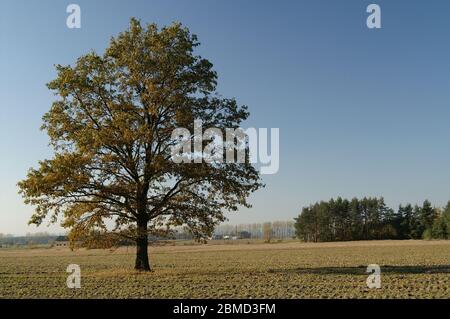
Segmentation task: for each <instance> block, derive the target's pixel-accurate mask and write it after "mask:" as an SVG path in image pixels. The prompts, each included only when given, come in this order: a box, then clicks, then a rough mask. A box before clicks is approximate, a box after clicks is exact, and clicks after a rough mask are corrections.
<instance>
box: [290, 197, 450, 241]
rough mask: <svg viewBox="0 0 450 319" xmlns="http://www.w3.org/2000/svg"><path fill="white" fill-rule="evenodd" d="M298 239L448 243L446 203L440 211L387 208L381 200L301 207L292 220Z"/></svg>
mask: <svg viewBox="0 0 450 319" xmlns="http://www.w3.org/2000/svg"><path fill="white" fill-rule="evenodd" d="M295 230H296V235H297V237H298V238H300V239H302V240H304V241H308V242H326V241H350V240H373V239H448V238H450V201H449V202H448V203H447V205H446V207H444V208H437V207H433V206H432V204H431V203H430V202H429V201H428V200H426V201H424V202H423V204H422V205H421V206H419V205H415V206H413V205H411V204H407V205H400V206H399V208H398V209H397V210H394V209H392V208H389V207H387V205H386V204H385V202H384V199H383V198H370V197H369V198H367V197H365V198H363V199H357V198H353V199H351V200H348V199H342V198H340V197H339V198H337V199H331V200H329V201H321V202H318V203H315V204H313V205H310V206H308V207H304V208H303V209H302V212H301V214H300V215H299V216H298V218H296V219H295Z"/></svg>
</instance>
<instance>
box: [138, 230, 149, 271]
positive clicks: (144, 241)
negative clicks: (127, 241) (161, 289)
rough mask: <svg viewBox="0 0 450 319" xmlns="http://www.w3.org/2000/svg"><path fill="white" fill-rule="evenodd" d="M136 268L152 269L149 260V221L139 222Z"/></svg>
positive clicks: (141, 269)
mask: <svg viewBox="0 0 450 319" xmlns="http://www.w3.org/2000/svg"><path fill="white" fill-rule="evenodd" d="M134 269H136V270H139V271H150V263H149V261H148V235H147V222H138V228H137V239H136V264H135V266H134Z"/></svg>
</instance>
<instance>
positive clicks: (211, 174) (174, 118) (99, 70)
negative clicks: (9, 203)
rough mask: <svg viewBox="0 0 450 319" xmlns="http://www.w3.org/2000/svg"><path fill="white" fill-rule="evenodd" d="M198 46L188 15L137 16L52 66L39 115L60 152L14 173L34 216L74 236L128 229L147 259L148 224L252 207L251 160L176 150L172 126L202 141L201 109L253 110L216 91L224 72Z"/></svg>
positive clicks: (212, 115)
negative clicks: (187, 156) (189, 158)
mask: <svg viewBox="0 0 450 319" xmlns="http://www.w3.org/2000/svg"><path fill="white" fill-rule="evenodd" d="M198 45H199V43H198V41H197V37H196V36H195V35H193V34H191V33H190V32H189V30H188V29H187V28H185V27H183V26H182V25H180V24H172V25H170V26H168V27H164V28H161V29H159V28H158V27H157V26H156V25H155V24H150V25H147V26H142V25H141V23H140V22H139V21H138V20H136V19H131V22H130V27H129V29H128V30H126V31H124V32H122V33H120V34H119V35H118V36H117V37H116V38H112V39H111V42H110V45H109V47H108V48H107V49H106V51H105V53H104V54H103V55H102V56H100V55H97V54H96V53H94V52H92V53H89V54H87V55H84V56H82V57H80V58H79V59H78V60H77V62H76V63H75V64H74V65H73V66H61V65H57V66H56V69H57V78H56V79H55V80H53V81H51V82H50V83H49V84H48V87H49V89H51V90H53V91H54V92H55V95H56V96H57V101H55V102H54V103H53V104H52V107H51V109H50V111H49V112H48V113H46V114H45V115H44V117H43V122H44V124H43V126H42V129H43V130H45V131H46V132H47V133H48V135H49V137H50V143H51V146H52V148H53V150H54V157H53V158H52V159H50V160H44V161H41V162H40V163H39V168H37V169H30V171H29V172H28V175H27V178H26V179H25V180H23V181H21V182H19V184H18V185H19V188H20V193H21V194H22V196H23V197H24V201H25V203H26V204H30V205H33V206H34V207H35V212H34V214H33V216H32V217H31V219H30V224H36V225H40V224H42V223H43V222H44V221H45V220H49V221H50V222H51V223H55V222H58V221H61V225H62V226H64V227H66V228H68V229H70V238H71V239H72V240H75V239H80V238H82V239H84V240H88V239H89V238H91V237H92V236H93V235H95V236H96V237H99V238H101V237H102V236H103V237H104V238H115V237H117V238H122V237H123V238H128V239H132V240H134V241H135V242H136V246H137V256H136V264H135V268H136V269H138V270H150V263H149V260H148V251H147V246H148V237H149V235H151V234H160V233H161V232H168V231H170V230H171V229H173V228H174V227H187V228H188V229H190V231H191V232H192V234H193V235H194V236H195V237H197V238H200V237H203V236H207V235H210V234H211V232H212V231H213V229H214V227H215V226H216V225H217V224H218V223H220V222H221V221H224V220H225V217H224V212H225V211H236V210H237V209H238V207H239V206H240V205H241V206H246V207H248V206H249V204H248V202H247V198H248V196H249V195H250V193H252V192H253V191H255V190H257V189H258V188H260V187H261V186H262V184H261V180H260V177H259V174H258V172H257V170H256V169H255V168H254V167H253V166H252V165H251V164H250V163H249V161H248V160H247V161H244V163H229V162H228V163H227V162H226V161H223V162H220V161H215V162H210V163H208V162H206V161H203V162H202V163H194V162H192V163H178V164H177V163H176V161H174V160H173V155H172V152H171V149H172V147H173V146H174V143H179V141H177V140H176V139H174V138H173V136H172V132H173V131H174V130H175V129H176V128H180V127H182V128H187V129H189V131H190V132H192V136H190V139H191V140H194V133H193V126H194V125H193V123H194V120H196V119H198V120H202V122H203V126H204V127H214V128H218V129H220V130H221V131H225V129H226V128H238V127H239V125H240V123H241V122H242V121H243V120H245V119H246V118H247V117H248V115H249V113H248V111H247V108H246V107H245V106H239V105H238V104H237V103H236V101H235V100H234V99H226V98H222V97H221V96H220V95H219V94H218V93H217V92H216V85H217V82H216V80H217V74H216V72H215V71H214V70H213V69H212V64H211V63H210V62H209V61H208V60H206V59H203V58H201V57H200V56H198V55H195V54H194V49H195V47H197V46H198ZM236 151H237V149H236ZM247 159H248V157H247ZM90 236H91V237H90Z"/></svg>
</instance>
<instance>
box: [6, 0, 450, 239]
mask: <svg viewBox="0 0 450 319" xmlns="http://www.w3.org/2000/svg"><path fill="white" fill-rule="evenodd" d="M70 3H77V4H79V5H80V6H81V10H82V28H81V29H80V30H70V29H68V28H67V27H66V17H67V13H66V7H67V5H68V4H70ZM370 3H377V4H379V5H380V6H381V9H382V27H383V28H382V29H381V30H369V29H368V28H367V27H366V24H365V21H366V18H367V15H368V14H367V13H366V7H367V5H368V4H370ZM132 16H134V17H137V18H140V19H141V20H142V22H145V23H146V22H156V23H158V24H160V25H165V24H170V23H171V22H172V21H180V22H182V23H183V24H185V25H186V26H188V27H189V28H190V29H191V31H192V32H193V33H196V34H197V35H198V36H199V39H200V41H201V43H202V45H201V47H200V48H199V51H198V52H199V53H200V54H201V55H203V56H204V57H206V58H208V59H210V60H211V61H212V62H213V63H214V66H215V69H216V70H217V71H218V74H219V91H220V92H221V93H222V94H223V95H224V96H229V97H236V98H237V100H238V101H239V102H240V103H241V104H246V105H248V106H249V107H250V111H251V118H250V120H249V121H248V122H247V123H246V125H247V126H253V127H279V128H280V136H281V148H280V157H281V158H280V159H281V161H280V171H279V173H278V174H276V175H272V176H264V180H265V182H266V184H267V187H266V188H265V189H264V190H261V191H258V192H257V193H256V194H254V195H253V196H252V198H251V203H252V204H253V205H254V206H253V208H252V209H244V210H241V211H240V212H239V213H238V214H235V215H233V216H231V217H230V221H231V222H233V223H240V222H245V223H246V222H254V221H265V220H277V219H280V220H287V219H291V218H293V217H294V216H295V215H297V214H298V212H299V210H300V208H301V207H302V206H304V205H308V204H310V203H312V202H314V201H317V200H321V199H329V198H330V197H336V196H345V197H353V196H365V195H368V196H384V197H385V199H386V201H387V203H388V204H389V205H392V206H397V205H398V204H399V203H400V202H412V203H416V202H422V201H423V200H424V199H426V198H428V199H430V200H431V201H432V202H433V203H434V204H435V205H444V204H445V202H446V201H447V200H448V199H450V192H449V191H450V125H449V120H450V103H449V102H450V41H449V35H450V19H449V17H450V2H448V1H443V0H434V1H425V0H422V1H406V0H405V1H379V0H372V1H365V0H352V1H349V0H341V1H331V0H330V1H318V0H308V1H298V0H296V1H294V0H293V1H256V0H253V1H238V0H233V1H231V0H223V1H211V0H200V1H199V0H195V1H184V0H180V1H167V0H164V1H163V0H161V1H130V0H129V1H111V0H108V1H100V0H96V1H81V0H72V1H61V0H58V1H57V0H55V1H17V0H11V1H10V0H6V1H4V0H3V1H2V2H1V5H0V36H1V37H0V43H1V45H0V66H1V68H0V136H1V137H0V149H1V156H0V232H3V233H6V232H8V233H16V234H20V233H25V232H27V231H36V229H35V228H32V227H28V226H27V225H26V223H27V220H28V218H29V217H30V215H31V214H32V208H31V207H27V206H25V205H24V204H23V203H22V200H21V197H20V196H19V195H18V194H17V187H16V183H17V181H18V180H20V179H22V178H23V177H24V176H25V174H26V171H27V170H28V168H29V167H31V166H36V164H37V161H38V160H40V159H44V158H49V157H51V150H50V149H49V148H48V146H47V143H48V141H47V137H46V136H45V133H43V132H40V131H39V127H40V125H41V117H42V115H43V114H44V113H45V112H46V111H47V110H48V109H49V107H50V105H51V102H52V101H53V99H54V97H53V96H52V94H51V92H49V91H48V90H47V88H46V86H45V84H46V83H47V82H48V81H50V80H51V79H53V78H54V76H55V71H54V68H53V65H54V64H57V63H59V64H69V63H73V62H74V61H75V59H76V58H77V57H78V56H80V55H82V54H85V53H87V52H88V51H89V50H91V49H94V50H96V51H97V52H99V53H101V52H103V49H104V48H105V47H106V46H107V45H108V42H109V39H110V37H111V36H113V35H116V34H117V33H118V32H120V31H122V30H124V29H126V28H127V26H128V22H129V18H130V17H132ZM38 230H39V231H45V230H50V231H55V230H57V228H55V227H51V228H50V229H47V228H46V227H41V229H38Z"/></svg>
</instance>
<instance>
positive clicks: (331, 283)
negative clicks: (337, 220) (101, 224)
mask: <svg viewBox="0 0 450 319" xmlns="http://www.w3.org/2000/svg"><path fill="white" fill-rule="evenodd" d="M149 253H150V263H151V265H152V268H153V271H152V272H150V273H139V272H136V271H134V270H133V265H134V258H135V248H134V247H129V248H119V249H116V250H85V249H79V250H75V251H71V250H70V249H68V248H35V249H30V248H27V249H0V298H450V241H361V242H340V243H317V244H314V243H300V242H294V241H291V242H281V243H271V244H265V243H261V242H253V241H236V242H231V241H230V242H212V243H210V244H206V245H193V244H190V243H177V244H174V245H172V244H169V245H164V246H155V247H154V246H152V247H150V249H149ZM70 264H77V265H79V266H80V269H81V288H80V289H69V288H68V287H67V284H66V280H67V277H68V276H69V275H70V274H69V273H67V272H66V269H67V267H68V265H70ZM369 264H377V265H379V266H380V268H381V288H379V289H376V288H375V289H370V288H368V286H367V284H366V280H367V277H368V275H369V274H368V273H366V270H367V266H368V265H369Z"/></svg>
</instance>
